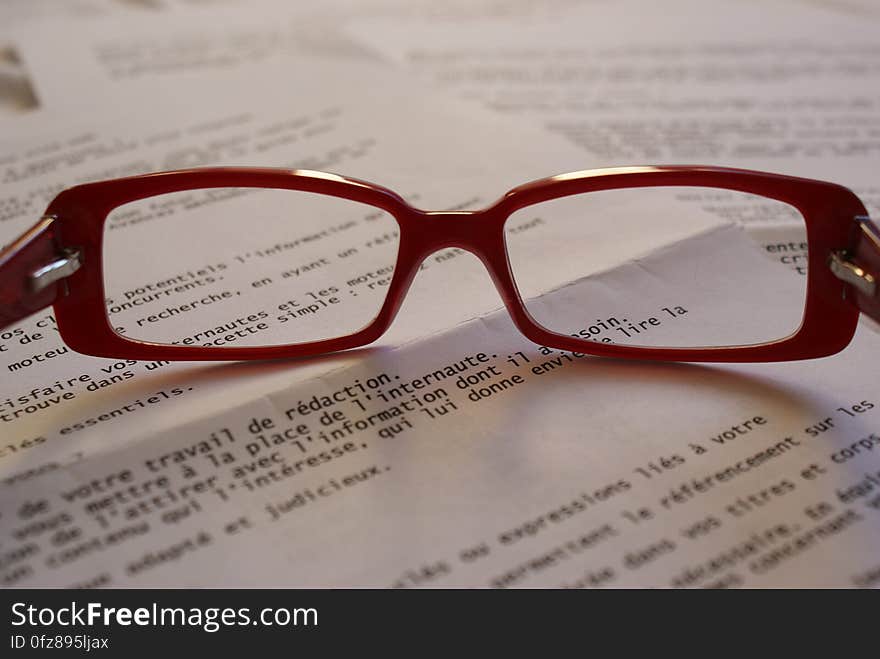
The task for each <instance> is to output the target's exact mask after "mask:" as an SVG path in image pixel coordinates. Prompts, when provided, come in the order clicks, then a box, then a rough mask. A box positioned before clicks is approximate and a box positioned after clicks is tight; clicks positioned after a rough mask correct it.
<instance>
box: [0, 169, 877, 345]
mask: <svg viewBox="0 0 880 659" xmlns="http://www.w3.org/2000/svg"><path fill="white" fill-rule="evenodd" d="M656 186H692V187H693V186H695V187H708V188H721V189H725V190H734V191H739V192H746V193H753V194H757V195H762V196H765V197H769V198H772V199H776V200H778V201H781V202H785V203H787V204H790V205H792V206H794V207H795V208H797V209H798V210H799V211H800V212H801V214H802V215H803V217H804V219H805V222H806V228H807V238H808V257H807V258H808V268H807V273H808V274H807V296H806V308H805V312H804V316H803V321H802V324H801V326H800V328H799V329H798V330H797V331H796V332H795V333H794V334H792V335H791V336H789V337H786V338H783V339H780V340H778V341H773V342H769V343H762V344H758V345H750V346H730V347H713V348H648V347H631V346H625V345H619V344H609V343H598V342H594V341H590V340H588V339H577V338H574V337H569V336H565V335H561V334H557V333H554V332H551V331H549V330H547V329H544V328H543V327H542V326H541V325H539V324H538V323H537V322H535V320H534V319H532V317H531V316H530V315H529V313H528V311H527V310H526V308H525V305H524V304H523V302H522V300H521V298H520V295H519V293H518V291H517V287H516V284H515V282H514V278H513V275H512V273H511V269H510V262H509V259H508V255H507V249H506V246H505V239H504V224H505V222H506V220H507V218H508V217H509V216H510V215H511V214H512V213H513V212H514V211H516V210H519V209H521V208H524V207H527V206H530V205H532V204H536V203H538V202H543V201H548V200H551V199H556V198H559V197H565V196H568V195H573V194H582V193H588V192H594V191H598V190H611V189H620V188H637V187H656ZM219 187H253V188H277V189H289V190H300V191H307V192H314V193H318V194H323V195H330V196H334V197H339V198H343V199H349V200H352V201H356V202H361V203H363V204H367V205H369V206H374V207H376V208H379V209H382V210H384V211H387V212H388V213H390V214H391V215H392V216H393V217H394V218H395V219H396V220H397V222H398V224H399V225H400V244H399V249H398V256H397V262H396V265H395V269H394V274H393V276H392V280H391V282H390V285H389V288H388V292H387V295H386V298H385V301H384V303H383V305H382V308H381V310H380V311H379V313H378V315H377V316H376V318H375V319H374V320H373V321H372V322H371V323H370V324H369V325H367V326H366V327H364V328H363V329H361V330H360V331H358V332H355V333H353V334H350V335H347V336H343V337H338V338H334V339H328V340H322V341H315V342H309V343H300V344H291V345H281V346H272V347H231V348H225V347H198V346H177V345H174V346H170V345H160V344H153V343H148V342H144V341H138V340H135V339H130V338H126V337H125V336H122V335H120V334H117V333H116V331H114V329H113V327H112V326H111V324H110V322H109V319H108V317H107V313H106V308H105V293H104V282H103V273H102V264H103V260H102V258H101V249H102V240H103V235H104V222H105V221H106V219H107V215H108V213H109V212H110V211H111V210H113V209H114V208H116V207H117V206H120V205H122V204H125V203H128V202H132V201H136V200H138V199H143V198H146V197H151V196H154V195H160V194H165V193H170V192H179V191H184V190H191V189H204V188H219ZM447 247H459V248H461V249H465V250H468V251H470V252H472V253H474V254H475V255H476V256H477V257H478V258H479V259H480V260H481V261H482V262H483V263H484V264H485V266H486V268H487V269H488V271H489V273H490V275H491V277H492V279H493V281H494V282H495V286H496V287H497V289H498V291H499V292H500V294H501V296H502V298H503V300H504V303H505V306H506V307H507V310H508V311H509V313H510V315H511V316H512V318H513V320H514V322H515V324H516V326H517V328H518V329H519V330H520V331H521V332H522V333H523V334H524V335H525V336H526V337H527V338H529V339H530V340H532V341H534V342H535V343H538V344H540V345H544V346H548V347H551V348H556V349H560V350H568V351H573V352H579V353H584V354H592V355H601V356H606V357H619V358H633V359H643V360H664V361H692V362H709V361H711V362H766V361H787V360H796V359H808V358H814V357H823V356H826V355H831V354H834V353H836V352H838V351H840V350H842V349H843V348H844V347H846V345H847V344H848V343H849V342H850V340H851V339H852V336H853V334H854V332H855V328H856V323H857V320H858V316H859V311H860V310H861V311H863V312H865V313H867V314H868V315H870V316H871V317H873V318H874V319H877V320H880V297H878V293H877V291H876V281H877V279H878V273H880V232H877V228H876V226H874V225H873V224H872V223H871V222H870V220H868V218H867V211H866V210H865V207H864V205H863V204H862V202H861V201H860V200H859V198H858V197H857V196H856V195H855V194H854V193H853V192H852V191H850V190H848V189H847V188H845V187H843V186H840V185H836V184H833V183H827V182H823V181H816V180H811V179H803V178H795V177H790V176H783V175H779V174H770V173H765V172H755V171H749V170H741V169H730V168H720V167H705V166H658V167H626V168H611V169H597V170H586V171H581V172H574V173H571V174H562V175H559V176H554V177H551V178H547V179H542V180H539V181H534V182H531V183H527V184H525V185H521V186H519V187H516V188H514V189H513V190H511V191H510V192H508V193H507V194H506V195H504V196H503V197H502V198H501V199H499V200H498V201H497V202H496V203H494V204H492V205H491V206H488V207H486V208H484V209H481V210H475V211H424V210H419V209H416V208H413V207H412V206H410V205H409V204H407V203H406V202H405V201H404V200H403V199H402V198H401V197H400V196H399V195H397V194H396V193H394V192H392V191H391V190H388V189H386V188H384V187H381V186H378V185H374V184H372V183H367V182H364V181H359V180H356V179H351V178H346V177H343V176H338V175H335V174H328V173H323V172H314V171H307V170H293V171H291V170H277V169H257V168H205V169H191V170H183V171H173V172H161V173H156V174H146V175H142V176H132V177H128V178H122V179H115V180H109V181H100V182H96V183H87V184H83V185H78V186H76V187H73V188H70V189H67V190H64V191H63V192H61V193H60V194H59V195H58V196H57V197H55V199H54V200H53V201H52V202H51V203H50V204H49V207H48V209H47V210H46V214H45V216H44V218H43V219H42V220H41V221H40V222H39V223H37V224H36V225H35V226H34V227H32V228H31V229H30V230H29V231H28V232H26V233H25V234H24V235H23V236H21V237H20V238H19V239H17V240H16V241H15V242H13V243H12V244H10V245H8V246H7V247H6V248H4V249H3V251H2V252H0V305H2V306H0V328H2V327H5V326H7V325H9V324H11V323H13V322H16V321H18V320H21V319H22V318H24V317H26V316H27V315H30V314H32V313H35V312H36V311H39V310H40V309H43V308H45V307H47V306H49V305H50V304H51V305H54V310H55V315H56V320H57V324H58V329H59V331H60V333H61V337H62V339H63V340H64V341H65V343H66V344H67V345H68V346H69V347H70V348H72V349H73V350H75V351H77V352H81V353H85V354H89V355H95V356H99V357H113V358H120V359H122V358H125V359H138V360H249V359H275V358H281V357H295V356H306V355H315V354H321V353H327V352H334V351H338V350H345V349H347V348H354V347H357V346H363V345H366V344H368V343H371V342H372V341H375V340H376V339H378V338H379V337H380V336H381V335H382V333H383V332H384V331H385V330H386V329H387V328H388V326H389V325H390V324H391V322H392V320H393V319H394V316H395V314H396V313H397V311H398V309H399V308H400V305H401V303H402V301H403V298H404V295H405V294H406V291H407V289H408V288H409V286H410V284H411V282H412V280H413V278H414V277H415V274H416V272H417V271H418V267H419V265H420V264H421V262H422V261H423V260H424V259H425V258H426V257H427V256H429V255H430V254H432V253H433V252H435V251H437V250H438V249H442V248H447ZM74 251H76V252H77V253H78V263H79V264H81V265H80V267H79V268H78V269H77V270H76V271H75V272H72V274H66V273H64V274H63V276H59V278H58V279H57V280H55V281H51V283H49V284H48V285H46V286H45V288H43V289H42V290H35V288H34V283H33V282H34V277H33V274H34V272H35V271H37V270H38V269H40V268H44V267H45V266H46V265H47V264H49V263H50V262H52V261H53V260H55V261H57V260H58V259H59V258H61V259H64V258H65V255H67V267H70V266H71V259H70V255H71V254H73V252H74ZM832 255H837V261H838V263H837V265H838V270H837V272H834V271H832V269H831V268H830V267H829V263H830V261H829V259H833V258H834V257H833V256H832ZM841 268H843V269H846V270H847V272H844V273H841V271H840V269H841ZM63 270H64V267H61V268H60V269H59V272H61V271H63ZM50 279H53V277H50ZM866 282H867V283H868V284H871V283H872V282H873V284H874V285H875V286H874V288H875V290H874V291H873V293H872V292H871V291H870V289H869V288H866V287H864V286H862V284H865V283H866Z"/></svg>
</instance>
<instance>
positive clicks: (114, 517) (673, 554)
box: [0, 231, 880, 588]
mask: <svg viewBox="0 0 880 659" xmlns="http://www.w3.org/2000/svg"><path fill="white" fill-rule="evenodd" d="M699 240H700V241H701V244H700V246H699V249H700V250H702V251H703V252H704V253H706V254H707V257H711V254H712V253H713V250H720V251H719V252H718V254H719V255H720V254H721V252H728V251H730V252H731V254H730V256H731V257H733V258H735V257H737V256H739V257H740V258H741V259H743V260H744V261H746V262H749V261H751V260H752V259H753V257H754V255H755V252H754V251H753V249H752V247H751V246H748V245H745V244H744V245H742V246H740V247H736V248H734V249H733V250H732V251H731V247H730V244H731V241H730V239H729V236H727V235H726V234H725V232H723V231H722V232H721V233H718V234H715V235H714V237H713V236H711V235H709V236H703V237H702V238H700V239H699ZM687 242H688V241H684V242H682V243H680V244H679V248H680V249H682V250H684V253H690V252H692V251H693V248H694V246H692V245H687ZM737 250H738V251H737ZM678 256H679V254H678V253H677V252H676V251H675V250H669V251H664V252H661V253H655V254H654V255H652V256H648V257H646V259H645V260H644V262H643V264H642V266H643V267H644V268H647V269H649V270H650V272H652V273H654V275H655V277H656V288H655V287H652V288H651V289H650V290H649V289H641V290H640V289H638V288H636V290H631V291H630V292H629V293H628V295H627V297H626V299H625V302H624V307H626V309H625V313H627V314H628V315H629V317H631V318H632V317H635V316H636V315H637V314H644V313H652V314H654V315H656V316H657V317H658V318H660V319H661V321H660V324H659V325H657V326H654V327H653V328H652V331H658V332H669V333H672V334H684V335H690V334H692V332H693V329H694V328H695V327H697V326H698V324H699V321H700V319H701V318H703V317H704V316H705V315H706V314H709V315H711V316H713V317H715V318H717V319H718V320H721V321H724V322H733V323H735V322H737V318H736V317H731V316H729V315H728V316H725V314H726V313H727V312H726V307H725V305H724V303H723V301H721V302H720V303H719V301H713V300H704V299H699V298H697V299H694V300H692V302H693V304H691V302H688V303H687V304H688V306H690V307H691V308H690V309H689V310H688V313H687V314H685V315H683V316H678V317H672V316H671V315H668V314H667V312H666V311H664V310H663V309H660V308H657V307H658V305H659V302H658V300H659V299H661V297H666V298H667V299H678V298H679V297H680V294H681V290H680V286H679V285H677V284H676V283H675V281H674V280H675V277H676V275H675V271H676V270H677V269H679V268H681V260H680V259H679V258H678ZM633 267H634V266H624V267H623V268H621V269H619V270H612V271H609V272H607V273H605V274H603V275H601V276H600V277H599V279H602V280H604V281H605V284H609V282H613V280H616V279H620V280H621V281H625V280H627V279H628V278H629V277H631V276H632V275H633V272H635V274H637V275H639V276H644V272H645V270H643V269H642V268H641V267H635V271H633V272H630V270H632V268H633ZM763 267H767V268H773V269H778V273H779V274H780V275H782V278H780V279H779V280H778V282H779V283H780V285H784V284H785V282H784V280H785V279H786V278H790V279H791V280H793V279H795V278H796V277H797V274H796V273H791V272H788V273H786V272H785V271H784V270H783V269H781V268H780V267H779V265H778V264H775V263H772V262H770V261H769V260H767V261H766V262H765V263H764V264H763V265H758V266H757V267H755V268H752V269H750V270H749V271H747V272H744V276H746V277H751V276H754V275H756V273H758V272H760V271H761V270H762V268H763ZM774 272H777V270H774ZM601 283H602V282H600V281H597V280H595V279H594V278H589V279H585V280H582V281H581V282H580V283H578V284H575V285H574V286H573V287H568V288H566V289H562V290H560V291H557V292H555V293H550V294H548V295H546V296H544V297H543V298H542V299H541V301H542V303H546V304H554V303H558V302H559V299H557V298H558V296H559V295H560V294H561V293H571V289H572V288H574V289H575V290H577V288H578V287H579V286H587V287H589V290H590V296H591V299H592V300H593V301H594V305H595V306H594V307H593V308H591V309H590V313H591V314H596V315H600V314H604V315H608V314H607V312H608V311H609V310H610V309H612V308H613V307H611V306H609V305H612V304H614V303H615V302H619V298H618V296H617V295H616V294H614V292H613V285H610V287H609V286H603V285H601ZM757 283H758V282H757V281H755V282H752V285H756V284H757ZM597 284H600V285H597ZM603 290H605V291H608V292H607V293H606V295H604V296H603V295H602V294H601V293H602V291H603ZM563 301H564V300H563ZM707 304H708V305H709V306H705V305H707ZM560 308H563V309H567V311H568V313H569V314H572V313H573V314H574V317H573V318H572V320H573V321H574V322H577V321H578V320H580V318H579V317H580V316H582V315H583V309H581V308H577V307H575V308H573V307H571V306H570V305H562V306H561V307H560ZM605 338H608V339H610V340H614V341H620V342H624V341H631V342H632V339H630V338H627V337H625V336H624V335H623V334H622V333H621V332H620V331H618V328H617V327H614V326H613V325H609V326H608V327H607V328H606V329H605V330H603V332H602V334H601V335H599V336H597V337H596V340H603V339H605ZM694 338H696V337H694ZM878 350H880V339H878V337H877V336H876V335H874V334H872V333H867V332H862V331H860V332H859V333H858V335H857V337H856V340H855V342H854V343H853V344H852V345H851V346H850V347H849V348H848V349H847V350H845V351H844V352H843V353H841V354H839V355H837V356H835V357H832V358H829V359H824V360H819V361H807V362H794V363H785V364H776V365H774V364H763V365H728V366H724V367H717V366H698V365H681V364H646V363H638V362H633V363H624V362H616V361H610V360H602V359H597V358H591V357H585V356H582V355H579V354H572V353H563V352H559V351H555V350H549V349H542V348H538V347H536V346H534V345H533V344H530V343H528V342H527V341H525V340H524V339H522V338H521V336H520V335H519V334H518V332H517V331H516V330H515V329H514V328H513V327H512V326H511V323H510V321H509V320H508V317H507V316H506V314H504V313H501V312H499V313H495V314H490V315H488V316H485V317H483V318H480V319H475V320H472V321H468V322H466V323H464V324H462V325H459V326H458V327H456V328H454V329H453V330H451V331H449V332H446V333H443V334H438V335H436V336H434V337H431V338H428V339H426V340H423V341H419V342H416V343H412V344H410V345H408V346H403V347H399V348H396V349H393V350H388V351H383V352H376V353H373V354H371V355H370V356H369V357H368V358H367V359H365V360H364V361H362V362H361V363H360V364H358V365H356V366H352V367H350V368H347V369H344V370H340V371H337V372H335V373H332V374H330V375H327V376H325V377H322V378H318V379H314V380H311V381H309V382H304V383H300V384H297V385H294V386H291V387H288V388H285V389H283V390H279V391H277V392H275V393H272V394H270V395H267V396H265V397H262V398H260V399H257V400H253V401H251V402H247V403H244V404H242V405H240V406H238V407H236V408H232V409H229V410H227V411H225V412H223V413H220V414H215V415H212V416H210V417H208V418H205V419H202V420H200V421H197V422H194V423H191V424H188V425H184V426H181V427H178V428H175V429H173V430H169V431H167V432H164V433H161V434H159V435H155V434H154V435H150V434H146V435H144V436H143V437H141V438H139V441H137V442H136V443H135V444H134V445H131V446H128V447H126V448H122V449H119V450H110V451H108V452H106V453H105V454H104V455H102V456H99V457H95V458H92V459H86V460H83V461H81V462H79V463H75V464H70V465H67V466H66V467H55V468H46V469H45V470H43V472H42V473H37V474H31V475H27V476H26V475H19V476H16V477H13V478H7V479H6V481H5V483H6V485H5V487H4V488H3V497H2V499H0V525H2V531H3V532H2V534H0V537H2V538H3V544H2V546H0V557H2V562H0V568H2V570H0V579H2V581H3V583H5V584H6V585H17V586H37V585H65V586H85V585H88V586H123V585H134V586H148V585H153V586H175V587H181V586H220V585H223V586H246V585H247V586H267V587H283V586H297V587H302V586H397V587H411V586H493V587H536V586H563V587H574V588H591V587H602V586H634V585H639V586H645V585H655V586H664V587H667V586H673V587H681V586H687V587H731V586H786V585H789V586H820V587H827V586H876V585H878V583H880V563H878V554H877V551H876V549H877V546H878V543H880V422H878V419H880V417H878V410H880V400H877V397H876V395H875V394H876V391H877V389H876V378H875V377H874V376H869V375H867V374H866V371H865V369H864V368H862V364H864V363H866V362H868V363H872V362H874V361H876V354H877V352H878Z"/></svg>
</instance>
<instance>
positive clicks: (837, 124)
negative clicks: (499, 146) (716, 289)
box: [345, 0, 880, 209]
mask: <svg viewBox="0 0 880 659" xmlns="http://www.w3.org/2000/svg"><path fill="white" fill-rule="evenodd" d="M345 29H346V31H347V32H348V33H349V34H351V35H352V36H354V37H357V38H358V39H361V40H363V41H364V42H367V43H370V44H371V45H372V46H373V47H374V48H375V49H376V50H377V51H378V52H381V53H383V54H384V55H385V56H387V57H389V58H391V59H392V60H393V61H395V62H397V63H398V64H400V65H401V66H403V67H404V68H405V69H407V70H409V71H412V72H414V73H417V74H419V75H420V77H422V78H423V79H427V80H430V81H432V82H434V83H435V84H436V85H437V86H438V87H439V88H441V89H443V90H444V91H446V92H448V93H451V94H456V95H458V96H460V97H463V98H466V99H470V100H472V101H473V102H474V103H479V104H481V105H483V106H486V107H489V108H491V109H493V110H495V111H497V112H500V113H505V114H510V115H514V116H517V117H519V118H523V119H529V120H531V121H533V122H535V123H539V122H540V123H542V124H543V125H544V126H546V127H547V128H548V129H549V130H551V131H554V132H556V133H559V134H561V135H564V136H566V137H567V138H568V139H569V140H570V141H572V142H573V143H574V144H576V145H578V146H579V147H580V148H582V149H583V150H584V153H585V158H587V159H588V160H598V161H599V162H601V163H603V164H604V165H606V166H611V165H634V164H658V163H664V164H671V163H681V164H694V163H700V164H714V165H729V166H735V167H745V168H748V169H764V170H767V171H774V172H780V173H786V174H793V175H801V176H806V177H812V178H820V179H826V180H832V181H835V182H839V183H841V184H843V185H846V186H848V187H850V188H852V189H854V190H855V191H856V192H857V193H858V194H859V195H860V196H861V197H862V198H863V199H864V200H865V201H866V203H867V204H868V205H869V206H871V207H872V209H877V207H878V203H880V199H878V197H880V192H878V186H877V181H876V176H875V175H874V171H876V164H877V162H878V159H880V142H878V141H877V128H878V121H880V112H878V108H880V105H878V103H880V100H878V97H877V93H876V90H877V89H878V84H880V50H878V47H877V38H876V37H877V23H876V21H875V20H857V19H854V17H853V16H850V15H848V14H846V13H840V12H831V11H827V10H824V9H821V8H818V7H813V8H809V7H805V6H794V5H793V3H743V2H732V3H731V2H712V3H707V2H692V1H689V0H685V1H683V0H676V1H674V2H668V3H642V2H619V3H616V4H615V6H613V7H605V6H602V7H599V6H587V7H584V8H583V9H582V11H580V12H578V13H570V14H568V15H566V16H564V17H563V18H562V19H561V20H536V21H534V22H533V23H532V24H530V25H529V26H526V27H524V26H521V25H518V24H515V23H510V22H508V23H505V22H500V21H482V22H471V23H470V24H467V25H462V26H459V27H458V28H457V29H455V30H447V29H445V28H444V26H442V25H436V24H432V23H430V22H428V21H408V22H403V21H399V20H398V21H390V20H378V19H377V20H363V21H361V22H359V23H352V24H350V25H348V26H346V28H345Z"/></svg>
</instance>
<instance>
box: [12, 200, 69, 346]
mask: <svg viewBox="0 0 880 659" xmlns="http://www.w3.org/2000/svg"><path fill="white" fill-rule="evenodd" d="M54 221H55V218H54V217H52V216H45V217H43V218H41V219H40V221H39V222H37V223H36V224H35V225H34V226H32V227H31V228H30V229H28V230H27V231H26V232H25V233H24V234H22V235H21V236H19V237H18V238H16V239H15V240H14V241H13V242H12V243H10V244H9V245H6V246H5V247H3V248H2V249H0V329H2V328H4V327H7V326H9V325H12V324H13V323H15V322H17V321H19V320H22V319H23V318H26V317H27V316H30V315H31V314H32V313H36V312H37V311H40V310H41V309H45V308H46V307H48V306H49V305H51V304H52V303H53V302H54V301H55V298H56V297H57V296H58V294H59V292H61V291H63V290H64V288H63V285H64V283H63V281H62V280H63V279H64V277H67V276H68V275H70V274H73V273H74V272H76V271H77V270H78V269H79V267H80V265H81V257H80V252H79V251H78V250H72V249H63V248H60V247H59V246H58V244H57V241H56V236H55V231H54V228H53V223H54Z"/></svg>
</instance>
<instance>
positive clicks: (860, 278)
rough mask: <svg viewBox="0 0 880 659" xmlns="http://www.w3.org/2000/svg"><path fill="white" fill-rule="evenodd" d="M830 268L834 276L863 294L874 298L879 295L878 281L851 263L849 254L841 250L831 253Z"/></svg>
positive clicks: (829, 258)
mask: <svg viewBox="0 0 880 659" xmlns="http://www.w3.org/2000/svg"><path fill="white" fill-rule="evenodd" d="M828 267H829V268H831V272H832V273H834V276H835V277H837V278H838V279H840V280H841V281H844V282H846V283H847V284H850V285H852V286H854V287H855V288H857V289H858V290H859V291H860V292H861V293H863V294H865V295H867V296H869V297H872V296H874V295H876V294H877V280H876V279H874V276H873V275H871V274H870V273H868V272H865V270H864V269H862V268H860V267H859V266H857V265H856V264H855V263H853V262H852V261H850V259H849V252H847V251H846V250H845V249H839V250H837V251H834V252H831V255H830V256H829V257H828Z"/></svg>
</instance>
